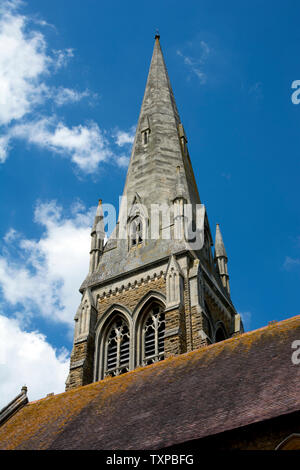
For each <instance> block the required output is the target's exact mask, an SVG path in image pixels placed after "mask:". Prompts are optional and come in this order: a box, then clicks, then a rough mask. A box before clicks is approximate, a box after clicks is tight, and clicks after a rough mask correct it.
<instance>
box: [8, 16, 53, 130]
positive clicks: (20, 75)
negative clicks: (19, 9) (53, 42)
mask: <svg viewBox="0 0 300 470" xmlns="http://www.w3.org/2000/svg"><path fill="white" fill-rule="evenodd" d="M0 14H1V16H0V124H2V125H3V124H8V123H10V122H11V121H12V120H13V119H20V118H22V117H23V116H24V115H25V114H27V113H28V112H29V111H31V109H32V108H33V106H34V105H35V104H37V103H39V102H41V100H42V96H43V93H44V91H45V90H44V86H43V83H42V82H41V77H42V75H43V74H45V73H46V72H47V71H48V68H49V65H50V62H51V60H50V58H49V57H48V56H47V55H46V43H45V40H44V37H43V35H42V34H41V33H39V32H38V31H31V33H30V34H29V33H26V32H25V25H26V18H25V17H24V16H21V15H15V14H13V13H12V11H11V10H10V9H8V10H7V11H6V12H3V11H2V12H0Z"/></svg>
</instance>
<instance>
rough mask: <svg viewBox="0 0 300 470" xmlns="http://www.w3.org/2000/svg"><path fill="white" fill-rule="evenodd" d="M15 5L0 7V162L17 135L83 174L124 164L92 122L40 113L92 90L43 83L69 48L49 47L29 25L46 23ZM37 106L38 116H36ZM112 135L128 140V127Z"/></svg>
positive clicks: (64, 59) (123, 142)
mask: <svg viewBox="0 0 300 470" xmlns="http://www.w3.org/2000/svg"><path fill="white" fill-rule="evenodd" d="M21 5H22V2H19V1H17V0H15V1H11V2H4V4H2V7H0V163H4V162H5V160H6V159H7V157H8V155H9V152H10V150H11V148H12V147H13V141H14V140H15V139H22V140H24V141H25V142H27V143H30V144H34V145H38V146H40V147H43V148H45V149H47V150H49V151H51V152H54V153H56V154H59V155H61V156H63V157H67V158H69V159H70V160H71V161H72V162H73V163H74V164H75V165H76V166H77V167H78V168H79V169H80V170H81V171H83V172H85V173H94V172H95V171H96V170H97V169H98V168H99V164H101V163H102V162H110V163H112V164H115V165H118V166H121V167H125V166H127V163H126V162H127V160H126V157H124V156H123V155H121V156H119V155H117V154H115V153H114V152H112V150H111V149H110V144H112V143H113V142H108V140H107V138H106V137H105V132H103V131H102V130H100V128H99V127H98V125H97V124H96V123H95V122H93V121H91V122H89V123H85V124H79V125H74V126H73V127H69V126H68V125H66V124H65V123H64V122H63V119H61V118H59V117H57V116H56V115H55V114H54V115H51V116H49V115H47V114H48V112H47V110H45V109H43V110H42V112H41V106H42V105H45V104H46V103H47V102H49V101H50V102H51V103H52V105H56V106H58V107H61V106H63V105H66V104H70V103H78V102H79V101H81V100H82V99H83V98H87V97H89V98H91V102H92V101H93V100H94V99H95V98H96V97H97V95H96V94H95V93H91V92H90V91H89V90H84V91H78V90H75V89H71V88H66V87H63V86H58V87H54V86H52V85H49V84H48V83H47V80H49V79H51V74H53V73H55V72H56V71H57V70H58V69H61V68H62V67H65V66H66V65H67V64H68V62H69V60H70V58H72V57H73V56H74V51H73V49H71V48H68V49H64V50H62V49H58V50H52V51H50V52H49V47H48V44H47V42H46V39H45V36H44V35H43V34H42V33H41V32H40V31H36V30H33V29H32V27H31V25H32V23H34V24H35V25H37V24H39V25H40V26H41V25H43V26H44V25H45V24H46V22H44V21H43V20H40V19H39V20H38V21H37V20H34V19H31V18H28V17H26V16H24V15H21V14H19V13H18V8H19V7H20V6H21ZM37 111H39V114H38V115H39V116H41V115H42V117H39V118H36V116H37ZM33 116H35V117H33ZM1 127H2V129H1ZM114 139H116V142H117V145H118V146H119V147H120V146H123V145H126V144H129V143H131V142H132V141H133V139H134V134H133V130H132V129H131V130H130V132H122V131H118V133H117V136H114Z"/></svg>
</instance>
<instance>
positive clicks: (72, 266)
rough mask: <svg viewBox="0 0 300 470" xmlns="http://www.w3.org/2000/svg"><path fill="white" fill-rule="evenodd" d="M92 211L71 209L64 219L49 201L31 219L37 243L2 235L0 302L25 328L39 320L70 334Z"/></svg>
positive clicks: (78, 206) (86, 258) (84, 269)
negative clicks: (39, 229) (0, 299)
mask: <svg viewBox="0 0 300 470" xmlns="http://www.w3.org/2000/svg"><path fill="white" fill-rule="evenodd" d="M95 211H96V208H91V209H89V210H86V209H85V208H84V207H83V206H82V205H81V204H76V205H74V206H73V208H71V211H70V212H69V213H68V215H67V216H64V214H63V209H62V207H61V206H59V205H58V204H57V203H56V202H55V201H50V202H47V203H39V204H37V206H36V209H35V213H34V220H35V222H36V223H37V224H39V225H40V226H41V227H42V229H43V233H42V235H41V237H40V238H39V239H37V240H34V239H27V238H24V237H22V235H21V234H20V233H16V231H15V230H14V229H13V228H11V229H10V230H9V231H8V233H7V234H6V236H5V237H4V244H3V249H2V254H1V256H0V288H1V290H2V294H3V302H5V303H6V304H7V307H9V310H12V309H14V311H15V316H16V317H18V318H23V319H26V321H27V323H28V324H29V323H30V320H31V319H32V318H39V317H43V318H45V319H47V320H48V321H50V322H54V323H63V324H65V325H68V326H69V327H70V331H73V318H74V315H75V313H76V310H77V307H78V305H79V303H80V294H79V292H78V289H79V287H80V285H81V283H82V281H83V276H85V274H87V273H88V263H89V256H88V253H89V250H90V227H91V225H92V221H93V217H94V214H95ZM13 237H14V240H15V241H14V243H12V239H13Z"/></svg>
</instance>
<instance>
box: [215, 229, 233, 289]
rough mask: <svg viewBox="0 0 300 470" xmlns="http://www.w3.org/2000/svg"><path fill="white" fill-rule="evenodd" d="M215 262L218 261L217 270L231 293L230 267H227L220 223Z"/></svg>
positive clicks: (216, 239)
mask: <svg viewBox="0 0 300 470" xmlns="http://www.w3.org/2000/svg"><path fill="white" fill-rule="evenodd" d="M215 262H216V266H217V270H218V272H219V275H220V278H221V281H222V284H223V286H224V287H225V289H226V290H227V292H228V294H229V295H230V287H229V275H228V269H227V262H228V258H227V254H226V250H225V245H224V242H223V238H222V234H221V230H220V225H219V224H217V226H216V237H215Z"/></svg>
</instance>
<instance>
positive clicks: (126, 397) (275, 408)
mask: <svg viewBox="0 0 300 470" xmlns="http://www.w3.org/2000/svg"><path fill="white" fill-rule="evenodd" d="M295 340H300V315H299V316H297V317H293V318H290V319H288V320H284V321H282V322H278V323H275V324H271V325H269V326H267V327H264V328H261V329H259V330H255V331H252V332H248V333H244V334H242V335H240V336H236V337H234V338H230V339H228V340H226V341H223V342H221V343H217V344H213V345H211V346H208V347H205V348H202V349H199V350H197V351H193V352H191V353H187V354H182V355H180V356H177V357H172V358H170V359H167V360H165V361H162V362H160V363H156V364H154V365H151V366H147V367H144V368H139V369H136V370H134V371H132V372H129V373H127V374H124V375H121V376H119V377H115V378H109V379H105V380H102V381H100V382H96V383H93V384H90V385H87V386H84V387H79V388H77V389H74V390H71V391H68V392H65V393H61V394H59V395H54V396H50V397H47V398H44V399H42V400H38V401H35V402H31V403H28V404H27V405H25V406H24V407H23V408H22V409H21V410H20V411H18V412H17V413H16V414H15V415H13V416H12V417H11V418H10V419H9V420H8V421H7V422H6V423H4V424H3V425H2V426H1V427H0V449H158V448H163V447H167V446H171V445H175V444H179V443H182V442H186V441H189V440H192V439H199V438H201V437H204V436H209V435H213V434H217V433H220V432H223V431H226V430H230V429H234V428H238V427H240V426H246V425H248V424H251V423H255V422H259V421H262V420H265V419H269V418H274V417H276V416H280V415H283V414H287V413H291V412H294V411H296V410H300V394H299V381H300V364H299V365H297V364H293V362H292V360H291V357H292V353H293V352H294V350H293V349H292V343H293V341H295Z"/></svg>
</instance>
